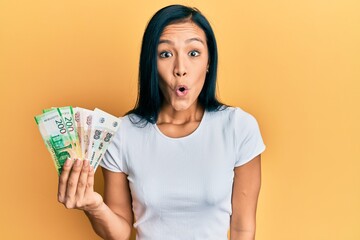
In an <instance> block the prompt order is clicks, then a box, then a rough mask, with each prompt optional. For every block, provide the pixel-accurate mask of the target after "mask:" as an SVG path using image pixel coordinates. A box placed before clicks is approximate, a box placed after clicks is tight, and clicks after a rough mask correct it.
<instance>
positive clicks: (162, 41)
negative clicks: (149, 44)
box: [158, 39, 174, 45]
mask: <svg viewBox="0 0 360 240" xmlns="http://www.w3.org/2000/svg"><path fill="white" fill-rule="evenodd" d="M162 43H167V44H170V45H174V42H172V41H170V40H167V39H160V40H159V43H158V44H162Z"/></svg>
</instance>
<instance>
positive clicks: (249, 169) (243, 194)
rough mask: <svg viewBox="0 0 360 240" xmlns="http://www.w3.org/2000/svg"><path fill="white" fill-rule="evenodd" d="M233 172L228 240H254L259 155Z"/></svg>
mask: <svg viewBox="0 0 360 240" xmlns="http://www.w3.org/2000/svg"><path fill="white" fill-rule="evenodd" d="M234 172H235V176H234V185H233V193H232V216H231V222H230V240H254V239H255V229H256V207H257V201H258V196H259V191H260V185H261V155H258V156H257V157H255V158H254V159H252V160H251V161H250V162H248V163H246V164H244V165H242V166H240V167H236V168H235V170H234Z"/></svg>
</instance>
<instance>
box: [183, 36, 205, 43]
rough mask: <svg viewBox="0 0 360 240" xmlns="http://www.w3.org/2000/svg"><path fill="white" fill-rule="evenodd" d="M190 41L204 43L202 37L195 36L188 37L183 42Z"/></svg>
mask: <svg viewBox="0 0 360 240" xmlns="http://www.w3.org/2000/svg"><path fill="white" fill-rule="evenodd" d="M192 41H198V42H201V43H202V44H204V41H203V40H202V39H200V38H197V37H194V38H189V39H187V40H186V41H185V42H186V43H189V42H192Z"/></svg>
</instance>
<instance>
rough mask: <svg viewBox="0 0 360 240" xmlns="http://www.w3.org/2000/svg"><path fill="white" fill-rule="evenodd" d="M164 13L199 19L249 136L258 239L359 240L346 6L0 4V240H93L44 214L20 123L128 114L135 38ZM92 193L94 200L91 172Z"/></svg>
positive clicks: (53, 181)
mask: <svg viewBox="0 0 360 240" xmlns="http://www.w3.org/2000/svg"><path fill="white" fill-rule="evenodd" d="M173 3H183V4H185V5H189V6H195V7H198V8H199V9H200V10H201V11H202V12H203V13H204V14H205V16H207V18H208V19H209V20H210V22H211V24H212V26H213V28H214V31H215V34H216V36H217V40H218V46H219V55H220V58H219V75H218V94H219V97H220V99H221V100H222V101H224V102H225V103H227V104H230V105H233V106H238V107H241V108H243V109H244V110H246V111H248V112H250V113H251V114H253V115H254V116H255V117H256V118H257V120H258V122H259V124H260V129H261V131H262V134H263V138H264V141H265V143H266V145H267V149H266V151H265V152H264V154H263V156H262V189H261V193H260V198H259V205H258V214H257V223H258V224H257V240H275V239H276V240H310V239H311V240H339V239H341V240H343V239H344V240H358V239H360V228H359V223H360V186H359V183H360V140H359V135H360V14H359V13H360V2H359V1H358V0H305V1H295V0H293V1H288V0H275V1H265V0H259V1H209V0H199V1H177V2H175V1H165V0H163V1H160V0H158V1H139V0H136V1H120V0H117V1H115V0H105V1H95V0H72V1H69V0H63V1H52V0H34V1H25V0H20V1H13V0H0V91H1V92H0V98H1V101H0V104H1V105H0V113H1V117H0V128H1V130H0V133H1V136H0V148H1V150H0V152H1V164H0V171H1V173H0V191H1V193H0V194H1V196H0V201H1V203H0V214H1V218H0V238H1V239H36V240H42V239H44V240H45V239H46V240H48V239H52V240H57V239H58V240H63V239H70V240H72V239H100V238H98V237H97V236H96V235H95V234H94V233H93V230H92V229H91V226H90V223H89V222H88V220H87V218H86V217H85V215H84V214H83V213H82V212H80V211H77V210H73V211H71V210H67V209H65V207H64V206H63V205H61V204H59V203H58V202H57V196H56V195H57V174H56V171H55V167H54V165H53V162H52V160H51V158H50V154H49V153H48V152H47V150H46V148H45V145H44V143H43V141H42V139H41V136H40V133H39V131H38V128H37V125H36V124H35V121H34V119H33V117H34V116H35V115H37V114H39V113H40V112H41V110H42V109H43V108H48V107H51V106H66V105H72V106H80V107H84V108H89V109H93V108H95V107H98V108H100V109H103V110H104V111H107V112H109V113H111V114H113V115H116V116H122V115H123V114H124V113H125V112H127V111H128V110H129V109H130V108H132V107H133V106H134V104H135V101H136V94H137V75H138V69H137V68H138V61H139V52H140V45H141V38H142V34H143V31H144V29H145V26H146V24H147V22H148V20H149V19H150V17H151V16H152V15H153V14H154V13H155V12H156V11H157V10H158V9H160V8H162V7H164V6H166V5H169V4H173ZM95 184H96V190H97V191H99V192H100V193H101V192H102V191H103V186H102V184H103V181H102V175H101V171H97V173H96V183H95ZM164 237H165V236H164ZM165 238H166V237H165Z"/></svg>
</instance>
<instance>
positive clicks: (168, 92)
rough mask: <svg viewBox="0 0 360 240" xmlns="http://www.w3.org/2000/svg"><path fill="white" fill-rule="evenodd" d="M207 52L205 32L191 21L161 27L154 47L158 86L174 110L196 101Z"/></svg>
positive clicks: (207, 56)
mask: <svg viewBox="0 0 360 240" xmlns="http://www.w3.org/2000/svg"><path fill="white" fill-rule="evenodd" d="M208 62H209V55H208V48H207V44H206V36H205V32H204V31H203V30H202V29H201V28H200V27H198V26H197V25H196V24H195V23H193V22H190V21H189V22H183V23H176V24H171V25H168V26H167V27H165V29H164V31H163V32H162V34H161V36H160V40H159V45H158V49H157V67H158V73H159V77H160V83H159V85H160V89H161V92H162V93H163V95H164V97H165V101H166V102H165V104H169V105H171V107H172V108H173V109H174V110H176V111H182V110H186V109H188V108H189V107H190V106H191V105H193V104H194V103H196V102H197V98H198V96H199V94H200V92H201V89H202V88H203V86H204V82H205V77H206V71H207V68H208Z"/></svg>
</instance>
